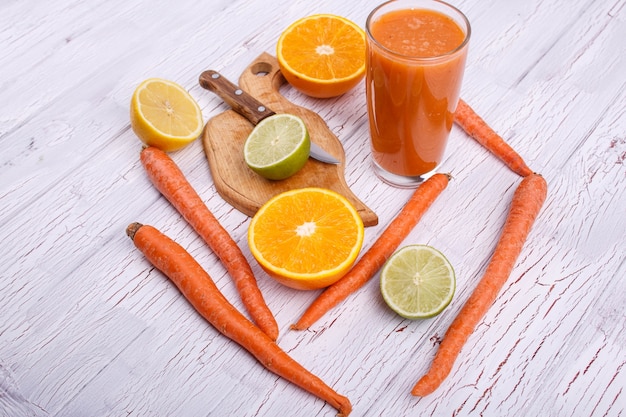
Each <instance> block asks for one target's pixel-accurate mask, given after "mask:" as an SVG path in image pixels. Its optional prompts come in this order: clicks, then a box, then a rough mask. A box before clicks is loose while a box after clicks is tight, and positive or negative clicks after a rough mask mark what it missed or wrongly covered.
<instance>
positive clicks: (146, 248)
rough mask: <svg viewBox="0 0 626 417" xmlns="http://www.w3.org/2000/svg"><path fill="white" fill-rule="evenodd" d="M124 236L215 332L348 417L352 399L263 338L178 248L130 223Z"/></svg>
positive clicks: (156, 233)
mask: <svg viewBox="0 0 626 417" xmlns="http://www.w3.org/2000/svg"><path fill="white" fill-rule="evenodd" d="M126 234H127V235H128V236H129V237H130V238H131V239H132V240H133V242H134V244H135V246H136V247H137V248H138V249H139V250H140V251H141V252H143V254H144V255H145V256H146V258H148V260H149V261H150V262H151V263H152V264H153V265H154V266H155V267H156V268H157V269H159V270H160V271H162V272H163V273H164V274H165V275H166V276H167V277H168V278H169V279H170V280H171V281H172V282H173V283H174V284H175V285H176V287H178V289H179V290H180V292H181V293H182V294H183V296H184V297H185V298H186V299H187V300H188V301H189V303H191V305H192V306H193V307H194V308H195V309H196V311H198V313H200V315H201V316H202V317H204V318H205V319H206V320H207V321H208V322H209V323H210V324H211V325H212V326H213V327H215V329H216V330H217V331H219V332H220V333H222V334H223V335H224V336H226V337H228V338H229V339H231V340H233V341H234V342H236V343H237V344H239V345H240V346H242V347H243V348H244V349H246V350H247V351H248V352H249V353H250V354H252V356H254V357H255V358H256V359H257V360H258V361H259V362H260V363H261V364H262V365H263V366H264V367H265V368H267V369H268V370H269V371H271V372H273V373H275V374H276V375H278V376H280V377H282V378H284V379H286V380H288V381H290V382H292V383H294V384H295V385H297V386H299V387H301V388H303V389H304V390H306V391H308V392H310V393H311V394H313V395H315V396H317V397H318V398H320V399H322V400H324V401H326V402H328V403H329V404H331V405H332V406H333V407H335V408H337V410H339V413H340V414H339V415H342V416H347V415H348V414H350V412H351V410H352V405H351V404H350V400H348V398H346V397H344V396H342V395H339V394H337V393H336V392H335V391H334V390H333V389H332V388H330V387H329V386H328V385H326V384H325V383H324V382H323V381H322V380H321V379H320V378H318V377H317V376H315V375H313V374H312V373H311V372H309V371H308V370H307V369H306V368H304V367H303V366H302V365H300V364H299V363H298V362H297V361H295V360H294V359H292V358H291V357H290V356H289V355H288V354H287V353H286V352H285V351H283V350H282V349H281V348H280V347H279V346H278V345H277V344H276V343H275V342H274V341H273V340H272V339H271V338H270V337H269V336H268V335H267V334H266V333H264V332H263V331H261V329H259V328H258V327H257V326H255V325H254V324H253V323H252V322H251V321H250V320H248V319H247V318H246V317H245V316H243V314H241V313H240V312H239V310H237V309H236V308H235V307H234V306H233V305H232V304H231V303H230V302H228V300H227V299H226V298H225V297H224V295H223V294H222V293H221V291H220V290H219V289H218V288H217V287H216V286H215V283H214V282H213V280H212V279H211V277H210V276H209V274H208V273H207V272H206V271H205V270H204V269H203V268H202V266H200V264H199V263H198V262H196V260H195V259H194V258H193V257H192V256H191V255H190V254H189V253H188V252H187V251H186V250H185V249H184V248H183V247H182V246H180V245H179V244H178V243H176V242H175V241H173V240H172V239H170V238H169V237H167V236H166V235H164V234H163V233H161V232H160V231H158V230H157V229H155V228H154V227H152V226H148V225H142V224H140V223H131V224H130V225H129V226H128V228H127V229H126Z"/></svg>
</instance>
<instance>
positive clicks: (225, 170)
mask: <svg viewBox="0 0 626 417" xmlns="http://www.w3.org/2000/svg"><path fill="white" fill-rule="evenodd" d="M285 82H286V81H285V79H284V77H283V76H282V74H281V72H280V68H279V67H278V61H277V60H276V58H275V57H273V56H272V55H269V54H267V53H263V54H261V55H260V56H259V57H257V58H256V59H255V60H254V62H252V63H251V64H250V65H249V66H248V67H247V68H246V69H245V71H244V72H243V74H241V77H240V78H239V87H240V88H241V89H242V90H244V91H245V92H247V93H249V94H250V95H252V96H253V97H254V98H256V99H257V100H259V101H260V102H261V103H263V104H264V105H266V106H267V107H269V108H270V109H271V110H273V111H274V112H276V113H291V114H295V115H297V116H299V117H301V118H302V119H303V120H304V122H305V123H306V125H307V129H308V130H309V134H310V136H311V141H313V142H315V143H316V144H318V145H319V146H320V147H321V148H323V149H324V150H325V151H327V152H328V153H330V154H331V155H332V156H334V157H335V158H337V159H338V160H339V161H340V163H339V164H325V163H322V162H319V161H316V160H314V159H312V158H309V160H308V161H307V163H306V164H305V166H304V168H302V170H300V171H299V172H298V173H296V174H295V175H294V176H292V177H290V178H287V179H285V180H281V181H271V180H266V179H264V178H263V177H261V176H259V175H258V174H256V173H255V172H253V171H252V170H250V168H248V166H247V165H246V163H245V161H244V159H243V145H244V142H245V140H246V138H247V137H248V135H249V134H250V132H251V131H252V129H253V127H254V126H253V124H252V123H250V122H249V121H248V120H247V119H246V118H244V117H243V116H241V115H239V114H238V113H236V112H235V111H234V110H227V111H225V112H223V113H220V114H218V115H217V116H214V117H212V118H211V119H210V120H209V121H208V122H207V124H206V126H205V128H204V131H203V134H202V142H203V146H204V151H205V154H206V157H207V159H208V161H209V168H210V170H211V175H212V176H213V181H214V182H215V187H216V189H217V191H218V193H219V194H220V195H221V196H222V198H224V200H226V201H227V202H228V203H229V204H231V205H232V206H233V207H235V208H236V209H238V210H239V211H241V212H242V213H245V214H247V215H248V216H253V215H254V214H255V213H256V212H257V210H258V209H259V208H260V207H261V206H262V205H263V204H264V203H265V202H266V201H267V200H269V199H270V198H271V197H273V196H275V195H277V194H279V193H281V192H284V191H287V190H291V189H295V188H304V187H323V188H328V189H331V190H333V191H336V192H338V193H339V194H341V195H343V196H344V197H346V198H347V199H348V200H349V201H350V202H352V204H354V206H355V207H356V209H357V211H358V212H359V214H360V216H361V218H362V219H363V224H364V225H365V226H374V225H376V224H378V216H377V215H376V213H374V212H373V211H372V210H371V209H370V208H368V207H367V206H366V205H365V204H363V202H362V201H361V200H359V198H358V197H357V196H356V195H354V193H353V192H352V191H351V190H350V188H349V187H348V185H347V184H346V181H345V177H344V167H345V153H344V150H343V146H342V145H341V142H340V141H339V139H338V138H337V137H336V136H335V135H334V134H333V133H332V132H331V130H330V129H329V128H328V126H327V125H326V123H325V122H324V120H323V119H322V118H321V117H320V116H319V115H318V114H317V113H315V112H313V111H311V110H309V109H306V108H303V107H300V106H297V105H295V104H293V103H291V102H290V101H289V100H287V99H286V98H285V97H283V96H282V95H281V94H280V87H281V85H283V84H284V83H285Z"/></svg>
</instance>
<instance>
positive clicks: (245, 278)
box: [141, 146, 278, 340]
mask: <svg viewBox="0 0 626 417" xmlns="http://www.w3.org/2000/svg"><path fill="white" fill-rule="evenodd" d="M141 163H142V164H143V166H144V168H145V169H146V172H147V173H148V177H150V180H151V181H152V183H153V184H154V185H155V187H156V188H157V189H158V190H159V191H160V192H161V194H163V196H165V198H166V199H167V200H168V201H169V202H170V203H171V204H172V205H173V206H174V207H175V208H176V210H178V212H179V213H180V214H181V215H182V216H183V217H184V218H185V220H187V222H188V223H189V224H190V225H191V226H192V227H193V228H194V229H195V230H196V232H198V234H199V235H200V236H202V238H203V239H204V241H205V242H206V243H207V244H208V245H209V247H210V248H211V249H212V250H213V252H215V254H216V255H217V256H218V257H219V258H220V260H221V261H222V263H223V264H224V266H225V267H226V270H227V271H228V272H229V274H230V275H231V277H232V279H233V281H234V282H235V286H236V287H237V290H238V291H239V294H240V296H241V300H242V302H243V304H244V306H245V308H246V310H247V311H248V313H249V314H250V316H251V317H252V319H253V320H254V322H255V323H256V324H257V325H258V326H259V327H260V328H261V330H263V331H264V332H265V333H267V335H268V336H269V337H270V338H271V339H273V340H276V338H277V337H278V324H277V323H276V319H275V318H274V315H273V314H272V312H271V311H270V309H269V307H268V306H267V304H266V303H265V300H264V299H263V294H262V293H261V291H260V290H259V287H258V285H257V281H256V278H255V276H254V273H253V272H252V268H251V267H250V264H249V263H248V260H247V259H246V257H245V256H244V254H243V252H241V249H240V248H239V246H237V243H236V242H235V241H234V240H233V239H232V237H231V236H230V234H229V233H228V232H227V231H226V229H224V228H223V227H222V225H221V224H220V222H219V221H218V220H217V219H216V218H215V216H213V213H211V211H210V210H209V208H208V207H207V206H206V204H204V201H202V199H201V198H200V196H199V195H198V193H197V192H196V191H195V190H194V189H193V187H192V186H191V184H190V183H189V182H188V181H187V179H186V178H185V176H184V174H183V173H182V171H181V170H180V169H179V168H178V166H177V165H176V163H175V162H174V161H173V160H172V159H171V158H170V157H169V156H168V155H167V154H166V153H165V152H163V151H162V150H160V149H158V148H155V147H152V146H150V147H146V148H144V149H143V150H142V151H141Z"/></svg>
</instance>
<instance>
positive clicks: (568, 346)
mask: <svg viewBox="0 0 626 417" xmlns="http://www.w3.org/2000/svg"><path fill="white" fill-rule="evenodd" d="M454 4H455V5H456V6H458V7H459V8H461V9H462V10H463V11H464V12H465V13H466V14H467V15H468V17H469V19H470V21H471V23H472V26H473V34H472V41H471V49H470V57H469V62H468V68H467V73H466V77H465V83H464V86H463V92H462V97H463V98H464V99H465V100H466V101H467V102H468V103H469V104H470V105H471V106H473V107H474V108H475V110H476V111H477V112H478V113H479V114H481V115H482V116H483V118H485V119H486V120H487V121H488V122H489V123H490V125H491V126H492V127H493V128H494V129H495V130H496V131H498V132H499V133H501V134H502V135H503V136H504V137H505V138H506V139H507V141H509V143H510V144H511V145H512V146H513V147H514V148H515V149H516V150H517V151H518V152H519V153H520V154H521V155H522V156H523V157H524V158H525V159H526V161H527V162H528V164H529V165H530V166H531V168H533V169H534V170H535V171H537V172H540V173H541V174H543V175H544V176H545V177H546V179H547V181H548V184H549V195H548V199H547V201H546V203H545V205H544V207H543V210H542V212H541V214H540V216H539V218H538V220H537V222H536V224H535V227H534V228H533V230H532V232H531V235H530V237H529V241H528V242H527V244H526V246H525V248H524V251H523V253H522V255H521V256H520V258H519V260H518V263H517V265H516V267H515V269H514V271H513V273H512V275H511V277H510V279H509V280H508V281H507V284H506V285H505V287H504V289H503V291H502V292H501V294H500V296H499V298H498V299H497V301H496V302H495V304H494V305H493V306H492V308H491V309H490V311H489V313H488V315H487V316H486V317H485V318H484V320H483V321H482V323H481V324H480V325H479V326H478V328H477V329H476V332H475V333H474V334H473V335H472V336H471V337H470V339H469V341H468V344H467V345H466V346H465V348H464V349H463V351H462V353H461V356H460V358H459V360H458V361H457V363H456V364H455V366H454V369H453V371H452V373H451V375H450V376H449V378H448V379H447V380H446V381H445V382H444V383H443V385H442V386H441V387H440V388H439V389H438V390H437V391H436V392H435V393H434V394H432V395H430V396H427V397H424V398H416V397H413V396H411V395H410V389H411V388H412V386H413V384H414V383H415V382H416V381H417V379H418V378H419V377H420V376H421V375H422V374H423V373H424V372H425V371H426V369H427V368H428V367H429V365H430V361H431V358H432V356H433V354H434V352H435V350H436V343H437V339H438V338H439V337H440V336H441V335H442V334H443V332H445V330H446V328H447V326H448V325H449V323H450V322H451V320H452V318H453V317H454V315H455V314H456V312H457V311H458V310H459V309H460V307H461V306H462V304H463V302H464V300H465V299H467V297H468V296H469V294H470V292H471V291H472V289H473V288H474V286H475V284H476V282H477V281H478V279H479V278H480V277H481V275H482V272H484V269H485V266H486V263H487V261H488V259H489V256H490V254H491V251H492V250H493V248H494V245H495V242H496V240H497V238H498V234H499V231H500V228H501V226H502V223H503V221H504V217H505V215H506V212H507V209H508V202H509V201H510V197H511V195H512V193H513V191H514V189H515V187H516V185H517V183H518V182H519V177H518V176H516V175H515V174H513V173H511V172H510V171H509V170H508V169H507V168H505V167H504V166H503V165H502V164H501V163H500V162H499V161H498V160H496V159H495V158H494V157H493V156H492V155H490V154H489V153H487V152H486V151H485V150H484V149H482V148H481V147H480V145H478V144H477V143H475V142H474V141H473V140H471V139H470V138H468V137H467V136H466V135H465V134H464V133H463V132H462V131H461V130H460V129H459V128H457V127H455V128H454V130H453V132H452V135H451V138H450V142H449V147H448V152H447V156H446V159H445V161H444V163H443V166H442V167H441V170H442V171H449V172H452V174H453V175H454V177H455V178H454V181H453V182H452V183H451V184H450V186H449V187H448V189H447V190H445V192H444V193H443V195H441V197H440V198H439V199H438V200H437V202H436V203H435V205H434V206H433V207H432V208H431V210H430V211H429V212H428V213H427V214H426V215H425V216H424V217H423V219H422V221H421V222H420V224H419V225H418V226H417V227H416V228H415V229H414V230H413V231H412V233H411V234H410V235H409V237H407V239H406V241H405V243H406V244H409V243H426V244H429V245H433V246H435V247H437V248H438V249H440V250H442V251H443V252H444V253H445V254H446V255H447V256H448V257H449V259H450V260H451V262H452V263H453V265H454V267H455V269H456V272H457V293H456V295H455V299H454V300H453V302H452V304H451V305H450V306H449V308H448V309H447V310H446V311H445V312H444V313H442V314H441V315H440V316H438V317H436V318H434V319H430V320H426V321H415V322H411V321H407V320H403V319H401V318H399V317H398V316H396V315H394V314H393V313H392V312H390V310H389V309H388V308H387V307H386V306H385V305H384V302H383V301H382V299H381V297H380V294H379V290H378V283H377V277H375V278H374V279H373V280H372V281H370V282H369V283H368V284H367V285H366V286H365V287H364V288H362V289H361V290H360V291H358V292H357V293H356V294H354V295H353V296H351V297H350V298H349V299H348V300H346V301H345V302H344V303H342V304H341V305H340V306H338V307H337V308H335V309H333V310H332V311H331V312H330V313H329V314H327V315H326V316H325V317H323V318H322V320H320V321H319V322H318V323H316V324H315V325H314V326H313V327H312V328H311V329H310V330H308V331H304V332H295V331H290V330H289V325H290V324H291V323H293V322H294V320H296V319H297V318H298V317H299V315H300V314H301V313H302V312H303V311H304V309H305V307H306V306H307V305H308V304H309V303H310V302H311V301H312V300H313V299H314V297H315V296H316V295H317V292H300V291H295V290H291V289H288V288H285V287H282V286H281V285H279V284H277V283H275V282H274V281H272V280H271V279H270V278H269V277H267V276H266V275H264V274H263V273H262V272H261V271H260V268H259V267H258V265H257V264H256V263H255V262H254V261H253V259H252V257H251V255H250V253H249V250H248V247H247V243H246V232H247V226H248V224H249V218H248V217H247V216H245V215H243V214H242V213H240V212H238V211H237V210H235V209H233V208H232V207H231V206H230V205H229V204H227V203H226V202H225V201H224V200H223V199H222V198H221V197H220V196H219V195H218V194H217V193H216V192H215V188H214V185H213V182H212V179H211V175H210V172H209V169H208V164H207V162H206V158H205V155H204V153H203V149H202V144H201V142H200V141H196V142H194V143H193V144H192V145H190V146H189V147H187V148H185V149H184V150H181V151H179V152H176V153H174V154H172V157H173V158H174V160H175V161H176V162H177V163H178V164H179V165H180V166H181V168H182V169H183V171H184V173H185V174H186V175H187V177H188V179H189V180H190V182H191V183H192V184H193V186H194V187H195V188H196V189H197V190H198V192H199V194H200V195H201V196H202V197H203V199H204V200H205V201H206V204H207V206H208V207H209V208H210V209H211V210H212V211H213V213H215V215H216V217H218V219H219V220H220V221H221V222H222V224H223V225H224V226H225V227H226V229H227V230H228V231H229V232H230V233H231V234H232V236H233V237H234V239H235V240H236V241H237V243H238V244H239V246H240V247H241V249H242V250H243V251H244V254H245V255H246V256H247V257H248V258H249V259H250V261H251V263H252V265H253V269H254V270H255V272H256V273H257V278H258V281H259V285H260V287H261V290H262V291H263V293H264V295H265V298H266V300H267V302H268V304H269V306H270V308H271V309H272V311H273V312H274V314H275V316H276V319H277V321H278V323H279V325H280V330H281V335H280V337H279V339H278V344H279V345H280V346H281V347H282V348H284V349H285V350H286V351H287V352H289V353H290V354H291V355H292V356H293V357H294V358H295V359H297V360H298V361H299V362H301V363H302V364H303V365H304V366H305V367H307V368H308V369H310V370H311V371H313V372H314V373H316V374H317V375H318V376H320V377H321V378H322V379H323V380H324V381H326V382H327V383H328V384H329V385H331V386H332V387H333V388H335V389H336V390H337V391H338V392H340V393H341V394H344V395H346V396H348V397H349V398H350V400H351V401H352V403H353V406H354V411H353V414H352V415H355V416H382V415H385V416H418V415H437V416H470V415H471V416H474V415H484V416H623V415H625V414H626V329H625V325H626V320H625V318H626V317H625V313H624V308H625V306H626V281H625V279H624V278H625V276H626V262H625V259H626V256H625V252H626V238H625V236H626V194H625V191H624V190H625V188H626V166H625V163H626V161H625V160H626V75H625V74H626V70H625V69H626V42H625V41H624V39H626V3H625V2H624V0H602V1H594V0H529V1H519V2H513V1H505V0H500V1H498V0H487V1H478V0H457V1H454ZM375 5H377V2H376V1H372V0H367V1H356V0H350V1H344V2H333V1H330V0H318V1H315V2H310V1H305V0H297V1H293V0H276V1H273V2H271V4H270V3H269V2H261V1H243V0H240V1H231V0H228V1H227V0H215V1H212V2H201V1H192V0H176V1H162V2H151V1H146V0H137V1H122V0H107V1H100V0H98V1H84V0H83V1H80V0H79V1H69V0H60V1H55V2H45V1H37V0H19V1H18V0H4V1H2V2H1V3H0V149H1V151H0V241H1V242H2V245H1V247H0V264H2V272H0V276H1V285H0V416H2V417H4V416H6V417H22V416H186V417H193V416H286V415H290V416H331V415H334V414H335V410H334V409H333V408H332V407H331V406H329V405H327V404H325V403H324V402H323V401H321V400H318V399H317V398H315V397H313V396H312V395H310V394H308V393H307V392H305V391H303V390H301V389H299V388H297V387H295V386H294V385H291V384H290V383H287V382H285V381H284V380H282V379H280V378H278V377H276V376H275V375H274V374H272V373H270V372H268V371H266V370H265V369H264V368H263V367H261V366H260V365H259V364H258V363H257V362H256V361H255V360H254V359H253V358H252V357H251V356H250V355H249V354H248V353H247V352H245V351H244V350H243V349H241V348H240V347H239V346H238V345H235V344H234V343H232V342H230V341H229V340H226V339H225V338H224V337H222V336H221V335H220V334H219V333H217V331H215V330H214V329H213V328H212V327H210V325H208V324H207V323H206V322H205V321H204V320H203V319H202V318H201V317H200V316H199V315H198V314H197V313H196V312H195V311H194V310H193V309H192V308H191V306H190V305H189V304H188V303H187V302H186V301H185V299H184V298H183V297H182V296H181V295H180V294H179V292H178V291H177V290H176V289H175V287H174V286H173V285H172V284H171V283H170V282H169V281H168V280H167V279H166V278H165V277H164V276H163V275H162V274H161V273H159V272H158V271H156V270H155V269H154V268H152V267H151V265H149V264H148V262H147V261H146V260H145V259H144V258H143V256H142V255H141V253H139V252H138V251H137V250H136V249H135V248H134V246H133V245H132V242H131V241H130V240H129V239H128V237H127V236H126V235H125V228H126V226H127V225H128V224H129V223H131V222H133V221H139V222H142V223H146V224H152V225H154V226H156V227H158V228H159V229H161V230H162V231H164V232H165V233H167V234H168V235H169V236H171V237H172V238H174V239H175V240H177V241H178V242H179V243H181V244H182V245H183V246H184V247H186V248H187V249H188V250H189V251H190V252H191V253H192V255H194V256H195V257H196V259H197V260H198V261H199V262H200V263H201V264H202V265H203V266H204V267H205V268H206V269H207V270H208V271H209V273H210V274H211V275H212V276H213V278H214V279H215V281H216V283H217V285H218V286H219V287H220V288H221V289H222V290H223V292H224V294H225V295H226V296H227V297H228V298H229V299H230V300H231V301H232V302H233V303H234V304H235V305H236V306H237V307H238V308H241V303H240V301H239V298H238V296H237V293H236V291H235V289H234V287H233V284H232V281H231V279H230V277H229V276H228V274H226V273H225V271H224V269H223V267H222V266H221V264H220V263H219V262H218V261H217V259H216V257H215V255H214V254H213V253H212V252H211V251H210V250H209V249H208V247H207V246H206V244H204V242H203V241H202V240H201V239H200V238H199V236H198V235H197V234H196V233H195V232H194V231H193V230H192V229H191V227H190V226H189V225H187V224H186V222H185V221H184V220H183V219H182V218H181V217H180V215H178V213H176V212H175V211H174V209H173V208H172V207H171V206H170V205H169V204H168V203H167V201H166V200H165V199H164V198H162V197H161V196H160V195H159V193H158V192H157V191H156V190H155V189H154V187H153V186H152V185H151V184H150V183H149V181H148V179H147V177H146V175H145V173H144V171H143V169H142V167H141V165H140V163H139V151H140V149H141V144H140V142H139V141H138V140H137V138H136V137H135V136H134V134H133V132H132V131H131V130H130V126H129V99H130V96H131V94H132V92H133V90H134V88H135V87H136V86H137V85H138V84H139V83H140V82H141V81H142V80H144V79H145V78H148V77H153V76H154V77H162V78H168V79H171V80H174V81H176V82H178V83H180V84H182V85H183V86H184V87H185V88H187V89H188V90H189V91H190V92H191V94H192V95H193V96H194V97H195V98H196V99H197V100H198V102H199V103H200V105H201V107H202V111H203V114H204V116H205V119H209V118H210V117H212V116H215V115H217V114H219V113H220V112H223V111H224V110H226V107H225V105H224V104H223V103H222V101H221V100H220V99H219V98H217V97H216V96H215V95H213V94H211V93H209V92H208V91H206V90H203V89H202V88H201V87H200V86H199V85H198V82H197V80H198V76H199V74H200V73H201V72H202V71H203V70H205V69H209V68H211V69H215V70H218V71H220V72H222V73H223V74H225V75H226V76H228V77H229V78H232V79H237V78H238V77H239V75H240V73H241V71H242V70H243V69H244V68H245V67H246V66H247V64H248V63H249V62H251V61H252V60H253V59H254V58H256V57H257V56H258V55H259V54H260V53H261V52H269V53H272V54H273V53H274V48H275V43H276V40H277V38H278V35H279V33H280V32H281V31H282V30H283V29H284V28H285V27H286V26H287V25H288V24H289V23H291V22H292V21H294V20H296V19H297V18H300V17H303V16H306V15H309V14H313V13H322V12H324V13H326V12H329V13H336V14H339V15H343V16H345V17H347V18H349V19H351V20H353V21H355V22H357V23H358V24H360V25H362V26H363V25H364V23H365V18H366V16H367V13H368V11H369V10H371V9H372V8H373V7H374V6H375ZM284 94H285V96H287V98H288V99H290V100H291V101H293V102H295V103H297V104H300V105H303V106H306V107H309V108H311V109H313V110H315V111H317V112H318V113H319V114H320V115H321V116H322V117H323V118H324V119H325V121H326V122H327V124H328V125H329V127H330V128H331V129H332V130H333V132H334V133H335V134H336V135H337V136H338V137H339V138H340V139H341V140H342V143H343V145H344V148H345V151H346V170H345V175H346V179H347V182H348V184H349V185H350V187H351V188H352V190H353V191H354V192H355V194H356V195H357V196H359V197H360V198H361V199H362V200H363V201H364V202H365V203H366V204H367V205H368V206H369V207H371V208H372V209H374V210H375V211H376V212H377V214H378V216H379V225H378V226H374V227H369V228H367V229H366V242H365V245H364V248H367V247H369V245H371V243H372V242H373V240H374V239H375V238H376V236H377V235H378V234H379V233H380V232H381V231H382V230H383V229H384V228H385V226H386V225H387V224H388V223H389V222H390V221H391V219H392V218H393V217H394V215H395V214H396V213H397V212H398V210H399V209H400V207H401V206H402V205H403V203H404V202H405V201H406V199H408V197H409V195H410V191H408V190H399V189H394V188H391V187H389V186H386V185H384V184H383V183H382V182H380V181H379V180H378V179H377V178H376V177H375V176H374V174H373V172H372V169H371V168H370V165H369V158H370V156H369V153H368V146H367V140H368V139H367V138H368V128H367V117H366V108H365V96H364V85H363V83H361V84H360V85H359V86H358V87H357V88H356V89H355V90H353V91H352V92H350V93H348V94H346V95H344V96H343V97H340V98H336V99H329V100H315V99H310V98H306V97H304V96H302V95H300V94H298V93H297V92H295V91H293V90H291V89H290V88H288V87H287V88H285V89H284Z"/></svg>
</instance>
